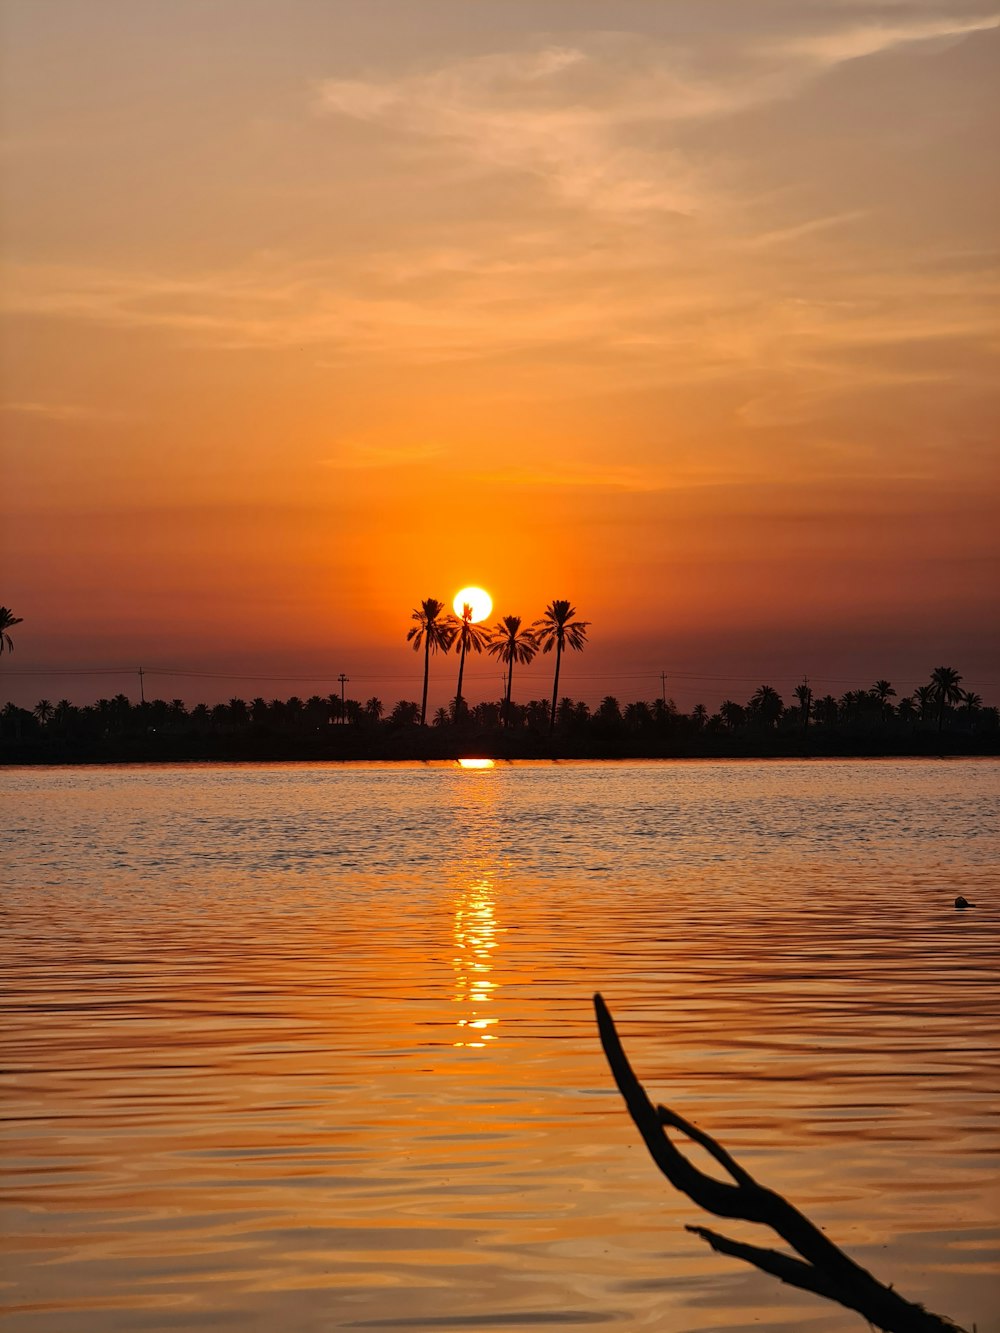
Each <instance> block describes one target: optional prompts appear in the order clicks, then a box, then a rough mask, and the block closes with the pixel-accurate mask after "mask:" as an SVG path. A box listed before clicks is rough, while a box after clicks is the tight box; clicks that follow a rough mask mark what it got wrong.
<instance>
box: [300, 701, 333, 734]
mask: <svg viewBox="0 0 1000 1333" xmlns="http://www.w3.org/2000/svg"><path fill="white" fill-rule="evenodd" d="M304 712H305V720H306V722H308V724H309V726H310V727H311V728H312V729H313V731H321V730H322V729H323V728H324V727H328V726H329V725H330V706H329V704H328V703H327V701H326V700H325V699H324V698H323V696H322V695H321V694H310V696H309V698H308V699H307V700H306V702H305V707H304Z"/></svg>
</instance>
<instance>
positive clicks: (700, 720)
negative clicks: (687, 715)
mask: <svg viewBox="0 0 1000 1333" xmlns="http://www.w3.org/2000/svg"><path fill="white" fill-rule="evenodd" d="M691 724H692V726H693V727H694V729H695V731H704V730H705V728H706V727H707V726H708V709H707V708H706V707H705V705H704V704H695V706H694V707H693V708H692V709H691Z"/></svg>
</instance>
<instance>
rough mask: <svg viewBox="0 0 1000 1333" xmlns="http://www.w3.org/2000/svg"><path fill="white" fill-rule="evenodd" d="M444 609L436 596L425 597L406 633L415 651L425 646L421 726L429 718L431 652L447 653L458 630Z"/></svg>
mask: <svg viewBox="0 0 1000 1333" xmlns="http://www.w3.org/2000/svg"><path fill="white" fill-rule="evenodd" d="M444 609H445V608H444V602H439V601H438V599H437V598H436V597H425V598H424V600H423V601H422V602H421V603H420V607H419V609H417V610H415V611H414V612H413V615H412V616H411V617H410V618H411V620H415V621H416V622H417V623H416V624H415V625H413V626H411V627H410V629H409V631H408V632H407V635H406V642H407V643H412V644H413V651H414V652H418V651H419V650H420V645H421V644H423V648H424V694H423V698H422V700H421V703H420V725H421V726H424V725H425V722H426V718H427V677H428V675H429V674H430V668H431V653H436V652H437V651H438V649H440V650H441V652H443V653H446V652H447V651H448V649H449V648H450V647H451V645H452V644H453V643H454V641H455V634H456V630H455V628H454V626H453V625H452V624H451V620H452V619H453V617H451V616H449V617H448V618H447V619H444V620H442V618H441V613H442V612H443V611H444ZM464 660H465V659H464V658H463V661H464Z"/></svg>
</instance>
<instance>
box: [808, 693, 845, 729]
mask: <svg viewBox="0 0 1000 1333" xmlns="http://www.w3.org/2000/svg"><path fill="white" fill-rule="evenodd" d="M812 715H813V717H814V718H815V719H816V721H817V722H819V723H821V724H822V725H823V726H824V727H835V726H836V725H837V723H838V722H839V720H840V708H839V706H838V704H837V701H836V699H835V698H834V697H833V695H832V694H824V695H823V697H822V698H821V699H816V700H815V701H814V703H813V709H812Z"/></svg>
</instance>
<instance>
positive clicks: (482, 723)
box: [472, 699, 503, 728]
mask: <svg viewBox="0 0 1000 1333" xmlns="http://www.w3.org/2000/svg"><path fill="white" fill-rule="evenodd" d="M502 713H503V700H501V701H500V702H499V703H492V702H491V701H490V700H488V699H484V700H483V702H482V703H479V704H476V706H475V708H473V710H472V720H473V721H474V722H475V724H476V726H477V727H484V728H492V727H496V726H498V725H499V723H500V718H501V715H502Z"/></svg>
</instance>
